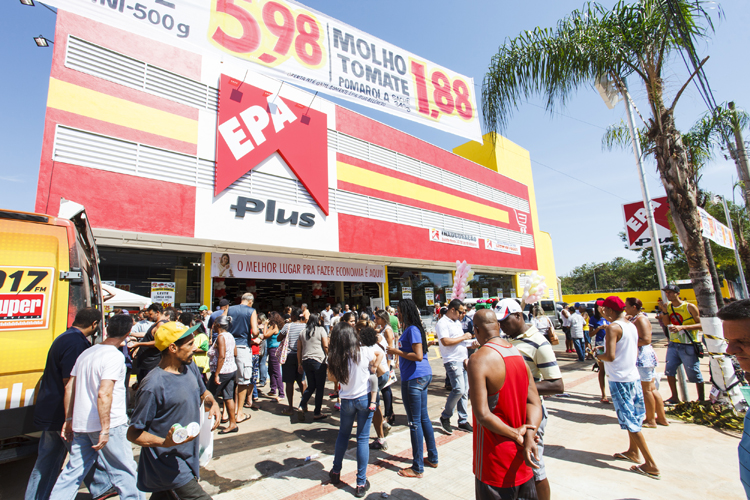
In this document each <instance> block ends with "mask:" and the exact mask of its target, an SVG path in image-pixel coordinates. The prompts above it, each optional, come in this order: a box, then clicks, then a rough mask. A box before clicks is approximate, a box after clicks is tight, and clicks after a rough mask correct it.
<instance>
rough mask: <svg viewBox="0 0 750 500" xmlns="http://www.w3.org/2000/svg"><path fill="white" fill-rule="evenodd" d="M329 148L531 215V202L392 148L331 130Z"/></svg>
mask: <svg viewBox="0 0 750 500" xmlns="http://www.w3.org/2000/svg"><path fill="white" fill-rule="evenodd" d="M328 146H329V147H330V148H332V149H335V150H336V151H338V152H339V153H343V154H345V155H348V156H352V157H354V158H358V159H360V160H365V161H369V162H371V163H374V164H376V165H379V166H381V167H385V168H389V169H391V170H396V171H398V172H403V173H405V174H409V175H412V176H414V177H419V178H420V179H424V180H428V181H431V182H436V183H438V184H442V185H443V186H449V187H453V188H454V189H458V190H460V191H462V192H464V193H466V194H471V195H474V196H478V197H480V198H483V199H485V200H490V201H493V202H495V203H500V204H502V205H505V206H506V207H510V208H515V209H516V210H520V211H522V212H526V213H528V212H529V202H528V201H526V200H524V199H523V198H519V197H518V196H513V195H511V194H508V193H504V192H502V191H500V190H498V189H495V188H491V187H487V186H485V185H484V184H481V183H479V182H477V181H474V180H471V179H466V178H464V177H461V176H460V175H457V174H454V173H453V172H449V171H447V170H444V169H442V168H438V167H436V166H434V165H430V164H428V163H425V162H423V161H420V160H416V159H414V158H410V157H408V156H405V155H402V154H401V153H396V152H395V151H391V150H389V149H386V148H383V147H381V146H377V145H375V144H372V143H370V142H367V141H364V140H362V139H357V138H356V137H352V136H350V135H346V134H342V133H341V132H337V131H335V130H329V131H328Z"/></svg>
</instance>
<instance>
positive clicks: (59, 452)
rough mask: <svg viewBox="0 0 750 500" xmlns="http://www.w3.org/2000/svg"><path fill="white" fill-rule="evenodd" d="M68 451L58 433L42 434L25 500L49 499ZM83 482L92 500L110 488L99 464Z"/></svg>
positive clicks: (105, 474) (67, 446) (65, 443)
mask: <svg viewBox="0 0 750 500" xmlns="http://www.w3.org/2000/svg"><path fill="white" fill-rule="evenodd" d="M69 449H70V443H69V442H68V441H64V440H63V438H61V437H60V432H59V431H43V432H42V436H41V437H40V438H39V451H38V455H37V458H36V463H35V464H34V469H33V470H32V471H31V476H30V477H29V482H28V484H27V485H26V495H25V497H24V498H25V500H47V499H48V498H49V497H50V493H51V492H52V488H53V487H54V486H55V481H57V477H58V476H59V475H60V469H62V466H63V462H65V456H66V455H67V454H68V450H69ZM83 482H84V483H85V484H86V488H88V490H89V492H90V493H91V496H92V497H94V498H96V497H99V496H102V495H103V494H104V493H106V492H107V491H108V490H110V489H111V488H112V484H111V483H110V481H109V478H108V477H107V473H106V472H104V469H103V468H102V467H101V465H100V464H99V463H97V464H96V466H95V467H93V468H92V469H91V470H90V471H89V473H88V474H87V475H86V477H85V478H84V479H83Z"/></svg>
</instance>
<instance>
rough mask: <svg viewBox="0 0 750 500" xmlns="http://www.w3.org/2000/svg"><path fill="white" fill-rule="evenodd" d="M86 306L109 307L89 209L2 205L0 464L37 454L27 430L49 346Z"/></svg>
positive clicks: (30, 430) (30, 429) (67, 204)
mask: <svg viewBox="0 0 750 500" xmlns="http://www.w3.org/2000/svg"><path fill="white" fill-rule="evenodd" d="M84 307H97V308H99V310H101V311H103V305H102V292H101V281H100V277H99V255H98V252H97V249H96V243H95V242H94V236H93V234H92V232H91V226H90V225H89V222H88V219H87V217H86V212H85V210H84V209H83V207H82V206H81V205H79V204H77V203H74V202H71V201H67V200H62V202H61V204H60V214H59V216H58V217H53V216H50V215H44V214H32V213H24V212H14V211H8V210H0V345H2V348H1V349H0V463H2V462H5V461H9V460H13V459H16V458H19V457H21V456H23V455H25V454H28V453H32V452H35V451H36V440H35V439H33V437H31V436H29V434H32V433H34V432H35V431H36V429H35V428H34V424H33V419H34V403H35V398H36V395H37V393H38V390H39V381H40V379H41V376H42V372H43V371H44V366H45V363H46V360H47V351H48V350H49V347H50V346H51V345H52V341H53V340H54V339H55V337H57V336H58V335H60V334H61V333H63V332H64V331H65V330H66V329H67V328H68V326H69V325H71V324H72V322H73V319H74V318H75V315H76V312H77V311H78V310H79V309H81V308H84Z"/></svg>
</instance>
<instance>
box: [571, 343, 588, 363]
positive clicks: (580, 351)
mask: <svg viewBox="0 0 750 500" xmlns="http://www.w3.org/2000/svg"><path fill="white" fill-rule="evenodd" d="M573 348H574V349H575V350H576V354H577V355H578V361H585V360H586V357H585V354H586V347H585V346H584V345H583V339H573Z"/></svg>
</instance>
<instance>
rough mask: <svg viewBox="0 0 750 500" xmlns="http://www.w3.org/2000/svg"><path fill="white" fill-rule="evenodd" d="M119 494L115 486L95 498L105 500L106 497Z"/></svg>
mask: <svg viewBox="0 0 750 500" xmlns="http://www.w3.org/2000/svg"><path fill="white" fill-rule="evenodd" d="M117 495H118V493H117V490H116V489H115V488H110V489H108V490H107V491H105V492H104V493H103V494H102V495H100V496H98V497H96V498H95V499H94V500H105V499H106V498H111V497H114V496H117Z"/></svg>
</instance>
